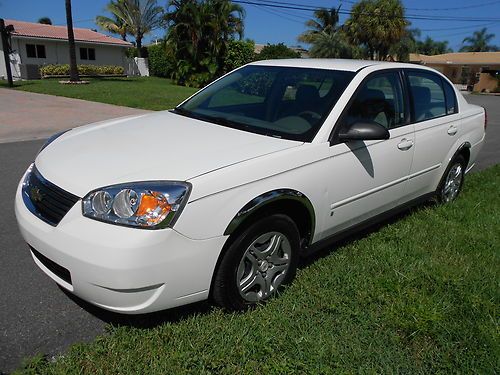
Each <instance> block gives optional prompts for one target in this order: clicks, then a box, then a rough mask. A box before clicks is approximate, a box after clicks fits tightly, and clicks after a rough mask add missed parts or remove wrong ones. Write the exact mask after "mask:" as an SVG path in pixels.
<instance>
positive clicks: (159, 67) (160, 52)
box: [148, 43, 173, 77]
mask: <svg viewBox="0 0 500 375" xmlns="http://www.w3.org/2000/svg"><path fill="white" fill-rule="evenodd" d="M148 56H149V57H148V64H149V74H150V75H152V76H155V77H170V76H171V73H172V69H173V65H172V61H173V60H172V59H171V58H170V59H169V56H168V53H167V47H166V46H165V44H164V43H160V44H158V45H152V46H149V47H148Z"/></svg>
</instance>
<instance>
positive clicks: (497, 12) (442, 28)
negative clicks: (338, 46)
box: [0, 0, 500, 50]
mask: <svg viewBox="0 0 500 375" xmlns="http://www.w3.org/2000/svg"><path fill="white" fill-rule="evenodd" d="M252 1H254V2H259V0H252ZM275 1H277V2H288V3H297V4H303V5H307V6H323V7H332V6H335V7H337V6H339V5H342V9H343V10H349V9H350V8H351V6H352V3H353V1H352V0H338V1H332V0H310V1H307V0H275ZM106 3H107V0H73V1H72V4H73V19H74V24H75V26H76V27H86V28H96V25H95V24H94V22H93V20H94V18H95V16H96V15H99V14H104V7H105V5H106ZM166 3H167V1H166V0H159V1H158V4H159V5H166ZM403 4H404V6H405V7H406V8H407V11H406V13H407V14H408V15H424V16H430V17H434V18H438V19H437V20H412V24H413V26H414V27H418V28H420V29H421V30H422V39H423V38H424V37H425V36H427V35H429V36H431V37H432V38H433V39H436V40H448V41H449V45H450V47H451V48H453V49H454V50H458V49H459V48H460V46H461V42H462V40H463V39H464V38H465V37H466V36H469V35H471V34H472V32H473V31H474V30H478V29H480V28H482V27H487V28H488V31H489V32H490V33H494V34H496V37H495V40H494V41H493V43H494V44H496V45H498V46H500V0H499V1H495V0H439V1H436V0H403ZM243 6H244V8H245V9H246V18H245V38H250V39H253V40H255V41H256V42H257V43H263V44H265V43H278V42H284V43H285V44H287V45H297V44H298V42H297V35H299V34H300V33H301V32H303V31H304V30H305V29H306V28H305V26H304V22H305V21H306V20H307V19H308V18H310V17H311V15H312V12H307V11H298V10H290V9H273V8H264V7H259V6H255V5H243ZM437 9H439V10H437ZM43 16H47V17H50V18H51V19H52V21H53V23H54V24H58V25H63V24H65V9H64V1H63V0H44V1H41V0H0V17H1V18H11V19H17V20H23V21H33V22H36V20H37V19H38V18H40V17H43ZM441 16H442V17H466V18H475V19H477V20H476V21H471V22H464V21H456V20H454V21H444V20H441V19H439V17H441ZM346 17H347V16H343V17H342V18H341V22H343V21H344V20H345V18H346ZM484 19H496V20H484ZM164 34H165V31H164V30H156V31H155V32H153V33H152V35H150V36H149V37H148V38H147V40H151V39H153V38H154V37H162V36H163V35H164Z"/></svg>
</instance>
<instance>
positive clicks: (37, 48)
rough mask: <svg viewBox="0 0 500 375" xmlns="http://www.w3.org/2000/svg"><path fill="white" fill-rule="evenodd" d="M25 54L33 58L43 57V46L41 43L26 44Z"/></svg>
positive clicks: (44, 55) (44, 56)
mask: <svg viewBox="0 0 500 375" xmlns="http://www.w3.org/2000/svg"><path fill="white" fill-rule="evenodd" d="M26 55H27V56H28V57H30V58H34V59H37V58H38V59H45V58H46V54H45V46H44V45H43V44H26Z"/></svg>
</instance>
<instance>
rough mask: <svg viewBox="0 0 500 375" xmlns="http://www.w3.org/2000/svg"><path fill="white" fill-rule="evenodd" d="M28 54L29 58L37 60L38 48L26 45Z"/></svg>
mask: <svg viewBox="0 0 500 375" xmlns="http://www.w3.org/2000/svg"><path fill="white" fill-rule="evenodd" d="M26 54H27V55H28V57H31V58H36V46H35V45H34V44H26Z"/></svg>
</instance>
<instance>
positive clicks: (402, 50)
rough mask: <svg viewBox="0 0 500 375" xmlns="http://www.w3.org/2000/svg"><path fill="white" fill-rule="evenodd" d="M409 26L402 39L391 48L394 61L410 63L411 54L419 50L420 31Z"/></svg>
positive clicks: (390, 52)
mask: <svg viewBox="0 0 500 375" xmlns="http://www.w3.org/2000/svg"><path fill="white" fill-rule="evenodd" d="M409 26H410V25H409V23H408V26H407V27H406V29H405V32H404V34H403V36H402V37H401V39H400V40H399V41H398V42H397V43H395V44H393V45H392V46H391V47H390V48H389V55H390V56H391V58H392V59H393V60H396V61H403V62H408V61H410V53H412V52H416V50H417V43H418V42H417V37H419V36H420V30H419V29H412V28H410V27H409Z"/></svg>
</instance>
